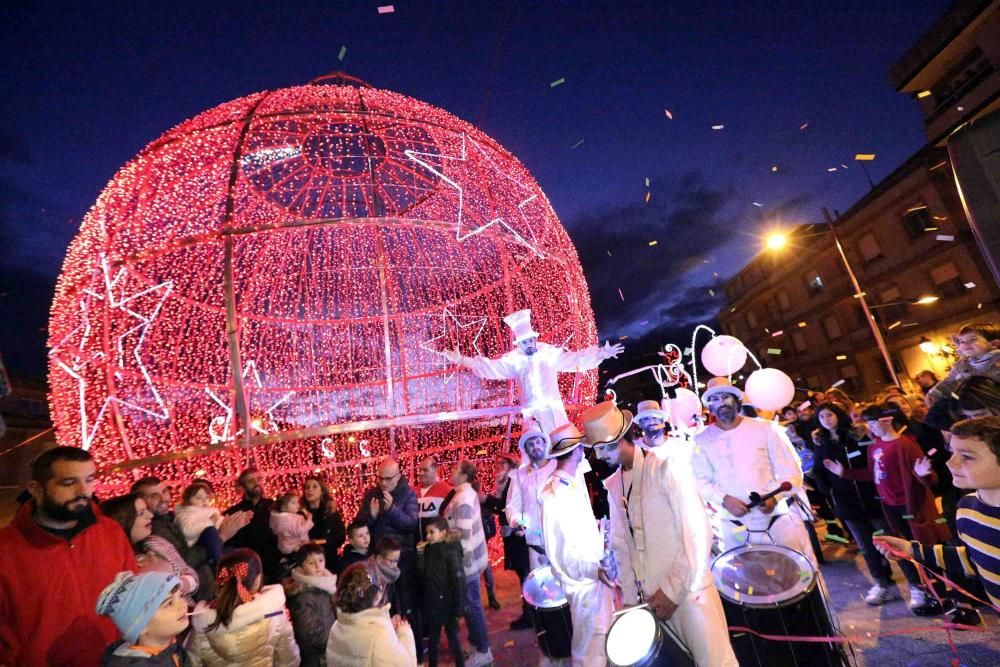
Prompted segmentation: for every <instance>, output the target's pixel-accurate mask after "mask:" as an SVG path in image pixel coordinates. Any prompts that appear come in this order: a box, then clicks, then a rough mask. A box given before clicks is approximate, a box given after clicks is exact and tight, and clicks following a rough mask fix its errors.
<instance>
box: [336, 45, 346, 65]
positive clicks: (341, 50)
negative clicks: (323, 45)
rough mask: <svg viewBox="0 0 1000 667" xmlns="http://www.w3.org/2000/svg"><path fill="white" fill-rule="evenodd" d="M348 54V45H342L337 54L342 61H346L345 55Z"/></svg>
mask: <svg viewBox="0 0 1000 667" xmlns="http://www.w3.org/2000/svg"><path fill="white" fill-rule="evenodd" d="M346 55H347V47H346V46H342V47H340V53H338V54H337V60H339V61H340V62H344V56H346Z"/></svg>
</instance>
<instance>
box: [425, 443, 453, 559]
mask: <svg viewBox="0 0 1000 667" xmlns="http://www.w3.org/2000/svg"><path fill="white" fill-rule="evenodd" d="M419 471H420V493H419V495H418V498H417V502H418V503H419V506H420V511H419V514H418V517H419V519H420V525H419V527H418V530H417V537H418V539H423V536H424V534H425V533H426V531H427V523H428V522H429V521H430V520H431V519H433V518H435V517H437V516H440V515H441V510H442V509H443V508H444V505H445V504H446V503H447V502H448V501H449V500H451V496H452V494H453V493H454V489H452V488H451V484H449V483H448V482H445V481H443V480H441V479H438V463H437V461H436V460H435V459H434V457H433V456H428V457H426V458H424V459H423V460H422V461H421V462H420V468H419Z"/></svg>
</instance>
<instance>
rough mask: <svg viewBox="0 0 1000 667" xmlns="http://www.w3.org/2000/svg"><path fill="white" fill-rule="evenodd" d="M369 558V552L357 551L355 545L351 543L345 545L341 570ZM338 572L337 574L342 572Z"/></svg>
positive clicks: (341, 559) (341, 557)
mask: <svg viewBox="0 0 1000 667" xmlns="http://www.w3.org/2000/svg"><path fill="white" fill-rule="evenodd" d="M367 560H368V554H363V553H361V552H360V551H355V550H354V547H352V546H351V545H350V544H345V545H344V550H343V551H342V552H341V553H340V572H343V571H344V570H346V569H347V566H348V565H354V564H355V563H364V562H365V561H367ZM340 572H338V573H337V574H340Z"/></svg>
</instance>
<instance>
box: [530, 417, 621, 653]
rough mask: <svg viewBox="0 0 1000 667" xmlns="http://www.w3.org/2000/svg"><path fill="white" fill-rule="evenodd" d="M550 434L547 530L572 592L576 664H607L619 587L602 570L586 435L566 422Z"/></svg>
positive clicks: (562, 579)
mask: <svg viewBox="0 0 1000 667" xmlns="http://www.w3.org/2000/svg"><path fill="white" fill-rule="evenodd" d="M549 438H550V439H551V441H552V447H551V449H550V450H549V457H550V458H554V459H555V460H556V470H555V472H553V473H552V475H551V476H550V477H549V479H548V481H547V482H546V483H545V486H544V487H542V494H541V500H542V532H543V534H544V536H545V545H546V548H547V551H548V557H549V562H550V563H551V565H552V572H553V574H554V575H555V577H556V579H558V580H559V583H560V584H562V587H563V589H564V590H565V591H566V598H567V599H568V601H569V609H570V616H571V618H572V620H573V643H572V653H573V658H572V665H573V667H603V665H606V664H607V657H606V656H605V653H604V642H605V639H606V637H607V634H608V629H610V627H611V617H612V614H613V613H614V590H613V588H612V584H611V582H610V581H608V579H607V577H606V576H604V575H603V574H602V571H601V565H600V564H601V559H602V558H604V538H603V536H602V535H601V532H600V530H598V528H597V520H596V519H595V518H594V512H593V510H592V509H591V506H590V496H589V495H588V493H587V487H586V485H585V484H584V483H583V480H582V479H581V478H580V476H579V475H578V474H577V467H578V466H579V464H580V461H582V460H583V449H582V448H581V447H580V440H581V439H582V438H583V434H582V433H580V431H579V430H578V429H577V428H576V427H575V426H573V424H564V425H563V426H561V427H560V428H558V429H557V430H555V431H553V432H552V433H551V434H550V436H549Z"/></svg>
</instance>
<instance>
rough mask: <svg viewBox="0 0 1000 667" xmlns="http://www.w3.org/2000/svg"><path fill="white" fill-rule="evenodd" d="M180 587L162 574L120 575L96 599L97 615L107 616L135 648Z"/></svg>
mask: <svg viewBox="0 0 1000 667" xmlns="http://www.w3.org/2000/svg"><path fill="white" fill-rule="evenodd" d="M180 583H181V580H180V579H178V578H177V577H175V576H174V575H172V574H166V573H164V572H145V573H143V574H133V573H132V572H119V573H118V575H117V576H116V577H115V580H114V581H113V582H111V584H109V585H108V587H107V588H105V589H104V590H103V591H101V595H100V596H99V597H98V598H97V613H98V614H103V615H104V616H109V617H110V618H111V620H112V621H114V622H115V625H117V626H118V629H119V630H120V631H121V633H122V637H124V638H125V641H127V642H128V643H129V644H134V643H135V642H136V641H137V640H138V639H139V635H140V634H142V631H143V630H145V629H146V626H147V625H149V622H150V621H151V620H153V614H155V613H156V610H157V609H159V608H160V605H161V604H163V601H164V600H166V599H167V598H168V597H170V592H171V591H172V590H174V588H176V587H177V586H180Z"/></svg>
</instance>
